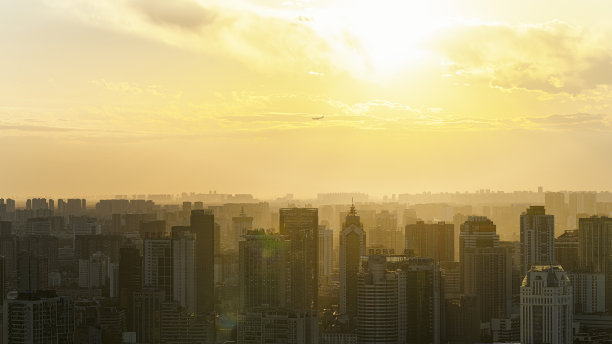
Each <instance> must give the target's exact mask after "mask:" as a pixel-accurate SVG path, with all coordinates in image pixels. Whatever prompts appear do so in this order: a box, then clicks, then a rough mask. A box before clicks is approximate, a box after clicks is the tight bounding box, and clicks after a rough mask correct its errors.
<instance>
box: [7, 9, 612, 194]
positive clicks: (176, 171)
mask: <svg viewBox="0 0 612 344" xmlns="http://www.w3.org/2000/svg"><path fill="white" fill-rule="evenodd" d="M610 13H612V3H610V1H608V0H585V1H580V2H578V1H575V0H561V1H554V2H553V1H549V0H546V1H545V0H515V1H490V0H488V1H485V0H467V1H459V0H430V1H406V0H403V1H384V0H381V1H356V0H352V1H349V0H328V1H317V0H301V1H300V0H293V1H271V0H252V1H246V0H208V1H200V0H175V1H168V0H99V1H91V0H22V1H3V2H0V47H2V50H1V53H0V159H1V160H0V161H1V164H2V165H1V167H0V195H5V196H10V195H22V196H34V195H39V196H52V195H65V196H70V195H95V194H98V195H99V194H114V193H158V192H181V191H208V190H209V189H213V190H218V192H230V193H238V192H252V193H255V194H256V195H259V196H271V195H278V194H283V193H286V192H293V193H296V194H297V195H304V196H310V195H314V194H315V193H317V192H328V191H364V192H369V193H372V194H390V193H403V192H420V191H425V190H431V191H456V190H459V191H466V190H474V189H477V188H491V189H503V190H513V189H535V188H536V187H537V186H538V185H543V186H544V187H545V188H546V189H554V190H562V189H564V190H567V189H574V190H581V189H606V190H609V189H610V187H609V185H610V173H609V171H610V170H611V169H612V159H610V152H611V149H610V147H612V135H611V134H612V132H611V124H612V123H611V117H610V110H611V109H610V106H611V104H612V22H611V21H610ZM320 115H324V116H325V118H324V119H322V120H312V117H315V116H320Z"/></svg>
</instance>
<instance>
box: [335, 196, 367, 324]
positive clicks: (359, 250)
mask: <svg viewBox="0 0 612 344" xmlns="http://www.w3.org/2000/svg"><path fill="white" fill-rule="evenodd" d="M365 255H366V233H365V231H364V230H363V224H362V223H361V221H360V218H359V215H357V211H356V210H355V205H354V204H353V205H352V206H351V210H350V211H349V213H348V215H347V216H346V220H345V222H344V223H343V224H342V232H340V313H342V314H346V315H347V316H348V317H349V318H352V317H354V316H356V315H357V275H358V273H359V263H360V258H361V256H365Z"/></svg>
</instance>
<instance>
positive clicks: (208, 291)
mask: <svg viewBox="0 0 612 344" xmlns="http://www.w3.org/2000/svg"><path fill="white" fill-rule="evenodd" d="M191 230H192V232H194V233H195V234H196V256H195V264H196V312H197V313H198V314H202V315H206V314H210V313H214V311H215V216H214V215H213V213H212V211H210V210H203V209H199V210H192V211H191Z"/></svg>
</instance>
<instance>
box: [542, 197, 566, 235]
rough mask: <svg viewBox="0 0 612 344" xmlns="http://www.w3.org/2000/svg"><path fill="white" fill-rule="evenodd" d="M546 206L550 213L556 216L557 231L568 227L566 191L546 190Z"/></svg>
mask: <svg viewBox="0 0 612 344" xmlns="http://www.w3.org/2000/svg"><path fill="white" fill-rule="evenodd" d="M544 207H546V210H547V211H548V213H549V214H552V215H553V216H554V217H555V228H556V229H557V231H560V230H564V229H565V228H567V211H566V208H567V205H566V204H565V193H563V192H546V193H545V194H544Z"/></svg>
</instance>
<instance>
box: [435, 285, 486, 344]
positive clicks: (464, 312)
mask: <svg viewBox="0 0 612 344" xmlns="http://www.w3.org/2000/svg"><path fill="white" fill-rule="evenodd" d="M444 311H445V313H446V322H445V327H446V339H447V340H448V342H449V343H477V342H479V341H480V302H479V298H478V297H477V296H474V295H460V296H457V297H453V298H449V299H447V300H446V307H445V310H444Z"/></svg>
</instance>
